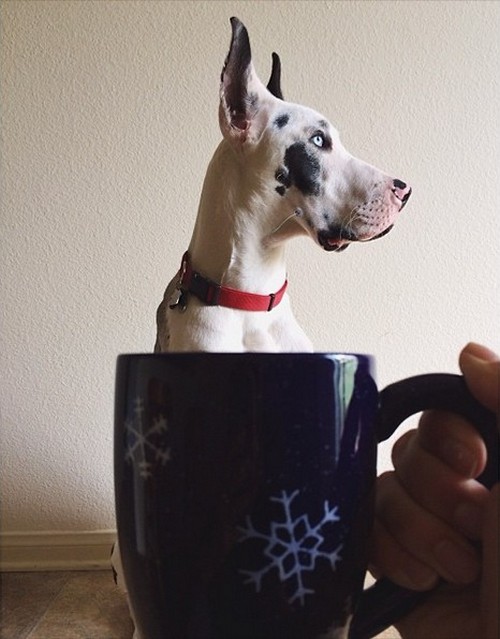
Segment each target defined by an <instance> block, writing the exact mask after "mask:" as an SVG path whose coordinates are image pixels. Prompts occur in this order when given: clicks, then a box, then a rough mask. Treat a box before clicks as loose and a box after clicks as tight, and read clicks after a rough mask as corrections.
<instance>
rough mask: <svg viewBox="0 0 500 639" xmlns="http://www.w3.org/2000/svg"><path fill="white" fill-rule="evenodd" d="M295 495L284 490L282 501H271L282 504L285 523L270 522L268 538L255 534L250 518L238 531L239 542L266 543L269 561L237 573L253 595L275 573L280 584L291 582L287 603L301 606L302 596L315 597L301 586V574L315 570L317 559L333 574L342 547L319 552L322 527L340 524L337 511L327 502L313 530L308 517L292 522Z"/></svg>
mask: <svg viewBox="0 0 500 639" xmlns="http://www.w3.org/2000/svg"><path fill="white" fill-rule="evenodd" d="M298 494H299V491H298V490H295V491H294V492H292V493H291V495H288V494H287V493H286V491H284V490H283V491H282V492H281V497H270V500H271V501H274V502H277V503H279V504H282V507H283V511H284V521H282V522H279V523H277V522H274V521H273V522H271V524H270V528H271V529H270V532H269V534H264V533H262V532H259V531H258V530H256V529H255V527H254V525H253V524H252V522H251V520H250V517H247V518H246V526H245V527H244V528H243V527H242V528H240V531H241V532H242V537H241V541H245V540H247V539H262V540H263V541H266V542H267V546H266V548H265V550H264V555H265V556H266V557H267V558H268V559H269V562H268V563H267V565H266V566H265V567H264V568H262V569H261V570H256V571H250V570H240V572H241V573H242V574H244V575H246V576H247V577H248V579H247V580H246V581H245V583H246V584H253V585H254V586H255V590H256V592H260V590H261V586H262V578H263V577H264V575H266V574H267V573H268V572H270V571H271V570H273V569H276V570H277V571H278V576H279V579H280V581H281V582H286V581H291V583H292V586H293V594H292V595H291V597H290V598H289V599H288V602H289V603H290V604H293V603H295V602H296V601H297V600H298V601H299V602H300V605H301V606H303V605H304V599H305V596H306V595H309V594H314V590H312V589H311V588H306V586H305V585H304V573H306V572H310V571H312V570H314V569H315V568H316V562H317V561H318V559H320V558H321V559H326V560H327V561H328V562H329V563H330V566H331V568H332V570H335V569H336V567H337V564H338V562H339V561H340V560H341V556H340V551H341V550H342V544H340V545H339V546H337V548H335V550H333V551H332V552H325V551H321V550H319V548H320V547H321V546H322V545H323V544H324V543H325V538H324V536H323V535H322V534H321V529H322V528H323V526H324V525H325V524H327V523H329V522H338V521H340V517H339V516H338V507H336V506H335V507H334V508H331V507H330V505H329V503H328V501H325V502H324V511H325V514H324V516H323V518H322V519H321V521H319V523H318V524H317V525H316V526H311V524H310V523H309V517H308V515H300V516H299V517H297V518H296V519H293V516H292V509H291V504H292V501H293V500H294V499H295V497H296V496H297V495H298ZM292 580H293V581H292Z"/></svg>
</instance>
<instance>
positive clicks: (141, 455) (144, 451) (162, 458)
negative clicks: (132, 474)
mask: <svg viewBox="0 0 500 639" xmlns="http://www.w3.org/2000/svg"><path fill="white" fill-rule="evenodd" d="M144 411H145V408H144V401H143V400H142V399H141V398H140V397H137V398H136V399H135V400H134V410H133V416H132V418H131V419H127V420H125V424H124V425H125V434H126V444H125V461H127V462H129V463H131V464H132V466H133V467H134V470H135V471H136V472H137V474H138V475H139V476H140V477H142V478H143V479H148V478H149V477H151V475H152V472H151V469H152V467H153V464H154V463H160V464H161V465H162V466H165V465H166V464H167V462H169V461H170V447H168V446H166V444H165V433H166V432H167V431H168V423H167V419H166V417H165V416H164V415H162V414H159V415H158V416H156V417H155V418H154V419H153V421H152V423H151V424H148V423H147V421H146V420H145V419H144Z"/></svg>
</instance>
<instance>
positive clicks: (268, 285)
mask: <svg viewBox="0 0 500 639" xmlns="http://www.w3.org/2000/svg"><path fill="white" fill-rule="evenodd" d="M239 160H240V158H238V157H237V156H236V155H235V151H234V150H233V148H232V147H230V145H229V144H228V143H227V142H222V143H221V144H220V145H219V147H218V149H217V151H216V152H215V154H214V156H213V158H212V161H211V162H210V164H209V167H208V170H207V174H206V176H205V181H204V184H203V190H202V194H201V198H200V205H199V209H198V216H197V219H196V224H195V228H194V231H193V236H192V239H191V243H190V246H189V252H190V255H191V260H192V263H193V268H194V269H196V270H197V271H199V272H200V273H202V274H203V275H204V276H205V277H208V278H209V279H212V280H213V281H215V282H217V283H219V284H223V285H224V286H230V287H232V288H236V289H239V290H244V291H249V292H254V293H262V294H267V293H269V291H274V290H277V289H279V288H280V287H281V285H282V284H283V282H284V280H285V278H286V265H285V247H284V242H283V241H279V240H276V241H274V238H273V241H269V238H270V236H271V235H272V230H273V224H274V226H276V223H275V220H273V216H272V215H270V214H269V210H270V204H269V200H270V198H272V192H270V190H269V187H267V186H266V184H265V183H263V184H256V183H253V184H251V185H250V184H249V180H248V174H247V173H245V172H244V171H243V170H242V168H241V167H242V164H241V163H240V161H239ZM274 199H276V198H274Z"/></svg>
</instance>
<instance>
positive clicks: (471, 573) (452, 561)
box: [434, 539, 479, 584]
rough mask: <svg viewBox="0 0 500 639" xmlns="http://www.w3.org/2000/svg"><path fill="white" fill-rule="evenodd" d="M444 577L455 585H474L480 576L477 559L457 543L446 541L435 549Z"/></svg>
mask: <svg viewBox="0 0 500 639" xmlns="http://www.w3.org/2000/svg"><path fill="white" fill-rule="evenodd" d="M434 556H435V557H436V559H437V560H438V562H439V565H440V566H441V570H442V572H443V573H444V574H443V576H444V577H445V578H447V579H448V580H449V581H451V582H452V583H455V584H469V583H472V582H473V581H474V580H475V579H477V576H478V574H479V562H478V560H477V557H476V556H475V555H474V554H473V553H472V552H471V551H469V550H466V549H465V548H464V547H463V546H460V545H458V544H457V543H455V542H453V541H451V540H449V539H444V540H443V541H441V542H439V543H438V544H437V545H436V546H435V547H434Z"/></svg>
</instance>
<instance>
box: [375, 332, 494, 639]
mask: <svg viewBox="0 0 500 639" xmlns="http://www.w3.org/2000/svg"><path fill="white" fill-rule="evenodd" d="M460 367H461V369H462V372H463V374H464V377H465V380H466V383H467V385H468V387H469V389H470V391H471V392H472V394H473V395H474V396H475V397H476V398H477V399H478V400H479V401H480V402H481V403H482V404H484V405H485V406H487V407H488V408H490V410H493V411H496V412H497V413H498V405H499V385H500V359H499V358H498V356H496V355H495V354H494V353H492V352H491V351H489V350H488V349H485V348H484V347H481V346H478V345H474V344H470V345H468V346H467V347H466V348H465V349H464V350H463V351H462V353H461V355H460ZM393 462H394V466H395V471H394V472H391V473H385V474H384V475H382V476H381V477H380V478H379V480H378V485H377V500H376V515H377V518H376V522H375V529H374V536H373V551H372V564H373V568H374V572H375V574H384V575H386V576H387V577H389V578H390V579H392V580H393V581H394V582H396V583H399V584H400V585H402V586H405V587H408V588H413V589H416V590H428V589H430V588H432V587H433V586H435V585H436V584H437V583H438V580H439V579H440V578H441V579H442V580H444V582H445V583H444V584H443V585H440V586H439V588H437V589H436V590H435V592H433V593H432V594H431V595H430V596H429V598H428V599H427V600H426V602H425V603H424V604H422V605H421V606H419V607H418V608H417V609H416V610H415V611H413V612H412V613H411V614H410V615H408V616H407V617H405V619H404V620H402V622H401V623H400V624H398V629H399V630H400V632H401V633H402V635H403V637H404V638H405V639H424V638H425V639H428V637H433V639H439V638H442V639H477V638H479V637H480V638H481V639H483V638H484V639H486V638H488V639H490V638H491V639H493V638H495V639H498V631H499V629H498V624H499V621H498V613H499V610H498V606H499V603H498V597H499V595H498V581H499V558H498V539H499V523H498V509H499V501H500V489H499V488H498V486H497V487H495V488H494V489H493V490H492V491H491V492H489V491H488V490H487V489H486V488H484V487H483V486H481V485H480V484H479V483H478V482H477V481H475V479H474V478H475V477H477V476H478V475H479V474H480V473H481V472H482V470H483V469H484V466H485V463H486V450H485V447H484V444H483V442H482V439H481V438H480V436H479V435H478V434H477V432H476V430H475V429H474V428H473V427H472V426H471V425H470V424H468V423H467V422H466V421H464V420H463V419H461V418H459V417H458V416H457V415H454V414H449V413H443V412H437V411H433V412H426V413H424V414H423V416H422V418H421V421H420V424H419V427H418V430H414V431H411V432H409V433H406V434H405V435H404V436H403V437H402V438H401V439H400V440H398V442H397V443H396V445H395V446H394V449H393ZM477 541H481V542H482V560H481V556H480V553H479V551H478V549H477V543H475V542H477ZM480 576H481V577H480Z"/></svg>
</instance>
